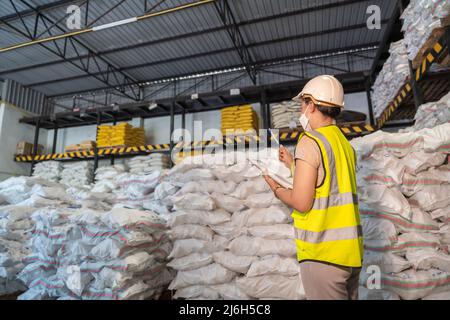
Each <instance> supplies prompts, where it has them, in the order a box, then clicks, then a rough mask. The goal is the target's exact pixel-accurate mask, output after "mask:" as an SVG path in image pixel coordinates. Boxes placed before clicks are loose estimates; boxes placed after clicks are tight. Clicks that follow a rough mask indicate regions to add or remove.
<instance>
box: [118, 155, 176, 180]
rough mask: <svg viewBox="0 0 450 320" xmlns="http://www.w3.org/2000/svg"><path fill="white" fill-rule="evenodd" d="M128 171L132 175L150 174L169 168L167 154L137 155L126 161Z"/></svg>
mask: <svg viewBox="0 0 450 320" xmlns="http://www.w3.org/2000/svg"><path fill="white" fill-rule="evenodd" d="M127 165H128V166H129V167H130V173H131V174H134V175H140V174H150V173H152V172H154V171H163V170H164V169H167V168H169V166H170V159H169V156H168V155H167V154H163V153H152V154H150V155H148V156H138V157H134V158H132V159H131V160H130V161H128V163H127Z"/></svg>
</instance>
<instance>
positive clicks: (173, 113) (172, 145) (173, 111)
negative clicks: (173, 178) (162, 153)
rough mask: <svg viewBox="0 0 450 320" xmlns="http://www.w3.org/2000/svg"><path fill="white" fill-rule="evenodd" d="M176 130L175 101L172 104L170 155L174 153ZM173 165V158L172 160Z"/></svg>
mask: <svg viewBox="0 0 450 320" xmlns="http://www.w3.org/2000/svg"><path fill="white" fill-rule="evenodd" d="M174 130H175V101H173V102H172V104H171V105H170V155H172V151H173V147H174V143H173V131H174ZM170 162H171V165H172V166H173V161H172V159H171V160H170Z"/></svg>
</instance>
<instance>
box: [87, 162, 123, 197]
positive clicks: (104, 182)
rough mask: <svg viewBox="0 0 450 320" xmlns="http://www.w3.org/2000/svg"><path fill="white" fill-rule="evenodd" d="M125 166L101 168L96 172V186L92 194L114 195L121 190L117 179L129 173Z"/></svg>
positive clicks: (117, 165)
mask: <svg viewBox="0 0 450 320" xmlns="http://www.w3.org/2000/svg"><path fill="white" fill-rule="evenodd" d="M127 169H128V168H127V167H126V166H125V165H124V164H116V165H113V166H105V167H99V168H97V170H96V171H95V184H94V187H93V188H92V192H103V193H112V192H114V191H117V190H118V189H119V186H118V184H117V177H118V176H119V175H122V174H123V173H125V172H127Z"/></svg>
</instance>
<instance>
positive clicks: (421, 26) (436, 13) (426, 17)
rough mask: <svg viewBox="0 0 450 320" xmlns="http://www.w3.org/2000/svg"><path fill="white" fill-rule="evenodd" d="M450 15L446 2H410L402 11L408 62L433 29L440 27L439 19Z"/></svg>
mask: <svg viewBox="0 0 450 320" xmlns="http://www.w3.org/2000/svg"><path fill="white" fill-rule="evenodd" d="M449 14H450V2H449V1H447V0H411V1H410V3H409V5H408V6H407V7H406V9H405V10H404V11H403V14H402V16H401V19H402V20H403V26H402V31H403V32H404V38H405V45H406V47H407V48H408V58H409V60H411V61H412V60H414V59H415V58H416V56H417V54H418V53H419V50H420V49H421V48H422V47H423V45H424V44H425V42H426V41H427V40H428V38H429V37H430V35H431V33H432V32H433V30H434V29H436V28H440V27H442V24H441V19H443V18H445V17H447V16H448V15H449Z"/></svg>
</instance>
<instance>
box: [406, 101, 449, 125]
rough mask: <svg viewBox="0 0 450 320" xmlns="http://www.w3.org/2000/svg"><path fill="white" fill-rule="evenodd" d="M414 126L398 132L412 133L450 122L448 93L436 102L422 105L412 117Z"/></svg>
mask: <svg viewBox="0 0 450 320" xmlns="http://www.w3.org/2000/svg"><path fill="white" fill-rule="evenodd" d="M414 120H415V123H414V126H412V127H409V128H406V129H402V130H400V132H413V131H417V130H420V129H424V128H433V127H435V126H438V125H441V124H444V123H449V122H450V92H449V93H448V94H447V95H445V96H444V97H442V98H441V100H439V101H437V102H430V103H426V104H423V105H421V106H420V107H419V109H418V110H417V113H416V115H415V117H414Z"/></svg>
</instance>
